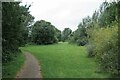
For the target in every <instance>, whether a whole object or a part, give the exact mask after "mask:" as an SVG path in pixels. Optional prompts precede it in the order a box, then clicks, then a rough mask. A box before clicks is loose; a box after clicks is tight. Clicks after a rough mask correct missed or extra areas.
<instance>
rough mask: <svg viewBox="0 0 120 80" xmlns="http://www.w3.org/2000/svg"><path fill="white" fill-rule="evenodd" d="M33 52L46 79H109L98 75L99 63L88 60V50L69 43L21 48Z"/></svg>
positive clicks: (102, 74) (103, 74)
mask: <svg viewBox="0 0 120 80" xmlns="http://www.w3.org/2000/svg"><path fill="white" fill-rule="evenodd" d="M21 49H22V50H25V51H29V52H31V53H32V54H33V55H34V56H35V57H36V58H37V59H38V61H39V62H40V66H41V69H42V75H43V77H44V78H107V77H108V76H109V75H108V74H105V73H96V72H95V71H96V70H97V67H98V66H97V63H96V62H95V61H94V59H93V58H87V56H86V48H85V47H80V46H76V45H70V44H68V43H59V44H54V45H42V46H35V45H30V46H27V47H23V48H21Z"/></svg>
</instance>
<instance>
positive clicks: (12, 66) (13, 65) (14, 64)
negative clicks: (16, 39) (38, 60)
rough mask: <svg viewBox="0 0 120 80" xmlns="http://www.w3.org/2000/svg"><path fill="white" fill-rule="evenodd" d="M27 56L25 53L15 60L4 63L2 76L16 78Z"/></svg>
mask: <svg viewBox="0 0 120 80" xmlns="http://www.w3.org/2000/svg"><path fill="white" fill-rule="evenodd" d="M24 61H25V56H24V54H23V53H21V54H19V55H18V56H17V57H15V58H14V61H11V62H9V63H3V64H2V78H3V79H4V78H14V77H15V76H16V74H17V72H18V71H19V70H20V69H21V67H22V65H23V64H24Z"/></svg>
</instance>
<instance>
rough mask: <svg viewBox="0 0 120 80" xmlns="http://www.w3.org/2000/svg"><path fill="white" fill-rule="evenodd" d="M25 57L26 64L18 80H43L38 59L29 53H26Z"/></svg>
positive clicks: (19, 73) (18, 75)
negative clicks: (33, 79) (31, 79)
mask: <svg viewBox="0 0 120 80" xmlns="http://www.w3.org/2000/svg"><path fill="white" fill-rule="evenodd" d="M25 57H26V60H25V63H24V65H23V67H22V68H21V70H20V71H19V72H18V74H17V76H16V78H42V75H41V71H40V66H39V63H38V61H37V59H36V58H35V57H34V56H33V55H32V54H30V53H29V52H25Z"/></svg>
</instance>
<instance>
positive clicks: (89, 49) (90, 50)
mask: <svg viewBox="0 0 120 80" xmlns="http://www.w3.org/2000/svg"><path fill="white" fill-rule="evenodd" d="M86 47H87V56H88V57H94V56H95V53H94V52H93V51H94V46H93V45H92V44H88V45H86Z"/></svg>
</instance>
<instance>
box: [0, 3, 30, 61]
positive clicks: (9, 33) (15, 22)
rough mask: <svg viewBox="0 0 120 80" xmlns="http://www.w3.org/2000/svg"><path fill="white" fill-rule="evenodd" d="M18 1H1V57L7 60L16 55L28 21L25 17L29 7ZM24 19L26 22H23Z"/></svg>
mask: <svg viewBox="0 0 120 80" xmlns="http://www.w3.org/2000/svg"><path fill="white" fill-rule="evenodd" d="M19 4H20V3H19V2H15V3H14V2H3V3H2V44H3V46H2V49H3V52H2V55H3V57H2V59H3V62H7V61H10V60H12V59H13V57H14V56H17V53H18V51H19V46H20V45H21V44H23V42H22V41H24V37H23V34H27V32H25V30H26V25H27V24H28V23H29V22H30V19H29V20H28V19H27V16H28V15H30V14H29V11H28V10H29V7H26V6H20V5H19ZM25 20H27V22H26V23H25Z"/></svg>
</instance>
